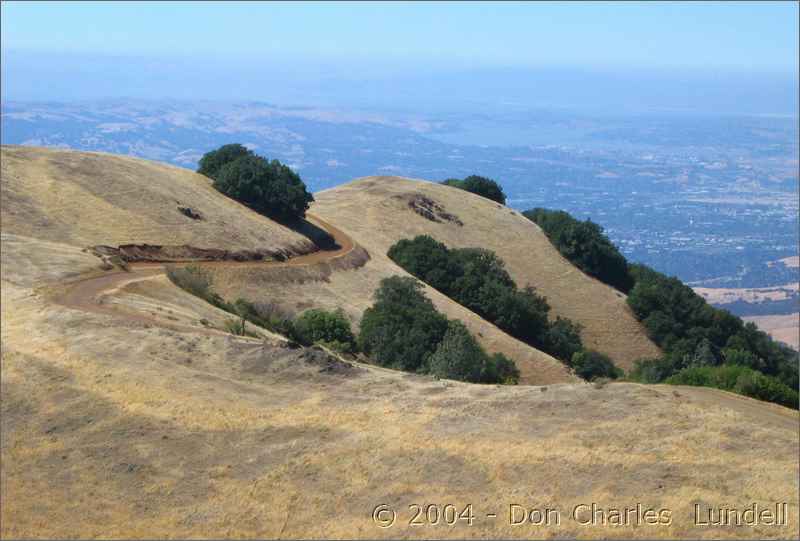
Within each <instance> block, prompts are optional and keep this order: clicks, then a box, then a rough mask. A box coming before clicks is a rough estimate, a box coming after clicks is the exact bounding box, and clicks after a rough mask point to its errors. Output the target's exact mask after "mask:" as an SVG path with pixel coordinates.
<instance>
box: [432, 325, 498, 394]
mask: <svg viewBox="0 0 800 541" xmlns="http://www.w3.org/2000/svg"><path fill="white" fill-rule="evenodd" d="M486 362H487V357H486V353H484V351H483V349H481V347H480V346H479V345H478V343H477V342H476V341H475V339H474V338H473V337H472V335H471V334H470V333H469V331H468V330H467V328H466V327H465V326H464V324H463V323H461V322H460V321H449V322H448V324H447V331H446V332H445V333H444V336H443V337H442V341H441V342H439V345H438V346H437V347H436V351H434V352H433V354H432V355H431V356H430V359H429V360H428V370H427V371H428V372H429V373H431V374H433V375H435V376H438V377H440V378H448V379H456V380H460V381H471V382H478V381H481V376H482V375H484V371H485V368H486Z"/></svg>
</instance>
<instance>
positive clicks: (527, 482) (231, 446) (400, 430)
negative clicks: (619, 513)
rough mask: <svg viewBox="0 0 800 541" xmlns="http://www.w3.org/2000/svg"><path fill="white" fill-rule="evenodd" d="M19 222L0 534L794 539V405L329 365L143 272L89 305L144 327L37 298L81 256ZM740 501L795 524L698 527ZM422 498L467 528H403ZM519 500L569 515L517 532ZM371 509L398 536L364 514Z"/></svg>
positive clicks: (12, 246) (701, 392) (9, 324)
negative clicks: (586, 507) (579, 513)
mask: <svg viewBox="0 0 800 541" xmlns="http://www.w3.org/2000/svg"><path fill="white" fill-rule="evenodd" d="M4 182H5V179H4ZM43 209H44V210H46V209H47V208H46V207H43ZM2 210H3V220H4V224H5V223H6V222H5V218H6V212H7V207H6V206H5V199H4V206H3V209H2ZM448 211H449V212H453V209H448ZM456 212H458V211H456ZM206 216H209V214H206ZM409 221H410V220H409ZM31 227H32V229H31V230H29V233H31V235H29V236H28V237H27V238H26V237H24V236H21V234H20V233H19V232H16V233H14V234H12V233H8V234H6V232H4V234H3V237H2V247H1V248H2V250H1V253H2V258H3V259H2V287H1V288H0V293H2V302H0V309H2V313H0V316H1V318H2V319H1V321H2V328H1V331H2V334H1V336H0V339H2V344H3V348H2V364H1V365H0V367H1V368H0V369H1V370H2V381H1V383H2V388H0V393H1V395H2V402H0V418H2V423H1V424H0V465H2V468H0V536H1V537H3V538H89V537H102V538H165V537H171V538H172V537H178V538H223V537H248V538H256V537H258V538H277V537H285V538H322V537H326V538H400V537H409V538H464V537H478V538H544V537H562V538H563V537H580V538H600V537H603V538H609V537H614V538H621V537H624V538H658V537H669V538H676V537H688V538H721V537H737V538H796V537H797V525H798V520H799V519H800V517H798V488H800V487H798V477H797V471H798V468H799V467H800V464H798V453H799V452H800V444H799V442H798V414H797V412H795V411H792V410H788V409H785V408H781V407H779V406H774V405H771V404H765V403H760V402H756V401H753V400H750V399H747V398H743V397H738V396H734V395H730V394H728V393H724V392H720V391H715V390H710V389H697V388H682V387H678V388H676V387H667V386H643V385H636V384H621V383H609V384H607V385H605V386H603V387H602V388H597V387H595V386H593V385H589V384H584V383H577V384H555V385H548V387H547V391H546V392H544V391H543V389H544V388H542V387H528V386H517V387H508V386H488V385H470V384H463V383H458V382H450V381H436V380H433V379H430V378H426V377H421V376H414V375H410V374H402V373H398V372H393V371H390V370H385V369H379V368H375V367H369V366H363V365H360V366H357V367H354V368H352V369H344V368H341V367H340V368H338V369H329V368H331V367H329V366H325V365H320V364H319V363H315V362H313V359H312V358H310V357H309V356H308V355H307V352H306V351H305V350H302V349H290V348H287V347H284V346H282V345H281V341H280V340H278V339H277V338H274V337H270V336H268V335H265V337H264V339H253V338H247V337H234V336H230V335H224V334H221V333H217V332H211V331H209V329H207V328H205V326H204V325H202V324H201V323H200V320H201V319H202V320H205V321H207V322H208V323H209V324H211V325H217V324H220V323H221V322H223V321H224V318H225V317H228V316H227V314H225V313H224V312H221V311H218V310H216V309H214V308H212V307H210V306H209V305H208V304H206V303H205V302H203V301H201V300H200V299H198V298H196V297H193V296H191V295H189V294H188V293H186V292H184V291H182V290H179V289H177V288H175V287H174V286H172V285H171V284H170V283H169V282H168V281H167V280H166V279H165V278H163V277H161V276H158V275H155V274H154V275H153V276H149V275H147V273H138V274H136V275H135V276H131V278H130V280H129V281H126V282H123V283H121V284H119V285H118V287H116V288H114V289H112V290H108V291H105V292H104V294H103V295H104V296H103V299H102V300H103V302H104V303H105V304H107V305H114V306H115V308H116V309H117V310H125V311H128V312H130V313H131V314H135V313H144V314H148V313H151V312H157V313H159V312H160V313H163V314H166V315H165V316H164V317H161V316H159V317H160V319H159V320H158V321H157V322H156V324H154V323H153V321H152V320H150V319H148V320H145V322H142V321H138V320H136V319H134V318H129V317H121V316H120V315H119V313H109V314H104V313H97V312H86V311H83V310H80V309H70V308H65V307H62V306H60V305H57V304H54V303H52V302H51V301H50V300H49V298H50V297H49V292H50V291H51V290H53V289H57V288H58V287H60V286H59V283H60V281H62V280H64V279H68V278H74V274H75V273H76V272H77V271H88V270H90V269H92V267H93V265H94V263H93V262H94V261H96V258H94V257H93V256H90V255H88V254H86V253H83V252H81V250H80V248H79V247H76V246H70V245H69V244H63V243H59V242H53V241H45V240H41V237H43V236H45V234H46V232H47V231H49V229H48V228H49V227H50V226H48V225H46V224H44V225H42V226H41V227H42V228H44V229H43V230H42V231H39V230H36V229H35V228H34V227H33V226H31ZM464 227H465V228H468V227H470V224H469V222H468V221H467V220H465V225H464ZM77 231H84V229H83V226H81V225H80V224H78V225H76V226H75V228H74V231H73V232H72V233H68V234H67V235H66V236H67V238H69V239H70V240H72V239H73V238H74V236H75V235H77V233H76V232H77ZM256 233H257V232H256ZM82 234H83V233H82ZM385 234H386V233H384V235H385ZM33 237H36V238H33ZM373 261H374V259H371V260H370V261H369V262H367V264H366V265H365V266H363V267H360V268H355V269H349V270H341V269H339V270H337V271H336V272H332V273H331V274H330V276H329V277H328V279H329V280H330V283H331V284H333V286H332V289H331V290H328V291H335V293H328V294H330V295H331V296H333V295H339V294H342V292H348V290H347V289H346V288H345V287H344V286H343V284H345V285H347V287H350V288H351V290H350V291H349V293H351V294H352V295H353V298H354V299H355V300H356V302H359V303H362V302H365V301H364V300H363V299H365V298H366V295H364V293H363V291H361V292H359V291H360V290H359V289H358V286H357V284H356V282H355V281H354V280H350V279H346V278H342V276H344V275H347V274H348V273H353V274H359V273H360V276H371V275H376V276H375V277H377V276H379V275H380V274H381V273H382V272H385V268H384V267H381V266H375V265H374V264H373ZM381 264H382V265H383V264H385V263H381ZM234 268H235V269H236V270H241V271H247V270H248V269H249V268H248V267H234ZM325 283H326V282H324V281H314V282H313V284H325ZM306 285H308V284H306ZM278 287H283V285H281V286H276V289H277V288H278ZM437 302H440V303H442V302H443V301H442V300H441V299H437ZM359 308H360V306H359ZM171 318H174V319H171ZM592 502H596V503H597V504H598V505H601V506H604V507H606V508H612V507H616V508H624V507H631V506H635V505H636V504H637V503H641V504H643V505H645V506H652V507H656V508H661V507H663V508H667V509H670V510H671V511H672V520H671V524H670V525H667V526H660V527H647V526H640V527H637V528H634V527H630V526H623V527H614V526H603V525H597V526H581V525H578V524H576V523H575V522H574V521H572V520H570V518H569V512H570V510H571V509H572V508H573V507H574V506H575V505H577V504H584V503H592ZM753 502H758V503H759V504H762V505H770V504H774V503H775V502H787V503H788V509H789V517H788V518H789V524H788V526H783V527H769V526H759V527H754V528H753V527H739V528H736V527H733V528H713V527H698V526H695V525H694V524H693V521H692V517H691V511H692V506H693V505H694V504H695V503H700V504H703V505H728V506H738V507H740V508H741V507H745V506H749V505H750V504H751V503H753ZM415 503H417V504H428V503H439V504H447V503H452V504H455V505H457V506H459V507H463V506H465V505H467V504H472V505H473V508H474V511H475V513H476V515H477V519H476V520H475V522H474V523H473V525H472V526H469V525H467V524H465V523H463V522H462V523H459V524H458V525H457V526H455V527H452V528H451V527H446V526H423V527H412V526H409V525H408V520H409V519H410V517H411V515H410V514H409V509H408V506H409V505H410V504H415ZM512 503H518V504H523V505H528V506H550V507H555V508H557V509H559V510H561V512H562V519H563V520H562V523H561V524H560V525H559V526H551V527H536V526H531V525H526V526H517V527H513V526H510V525H509V524H508V520H507V517H508V506H509V505H510V504H512ZM380 504H388V505H390V506H392V507H393V508H394V509H396V510H397V512H398V522H397V523H396V524H395V525H394V526H393V527H391V528H386V529H382V528H379V527H378V526H376V524H375V523H374V522H373V520H372V511H373V509H374V508H375V506H377V505H380ZM487 513H497V518H495V519H490V518H488V517H487V516H486V514H487Z"/></svg>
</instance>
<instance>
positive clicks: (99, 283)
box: [54, 214, 355, 332]
mask: <svg viewBox="0 0 800 541" xmlns="http://www.w3.org/2000/svg"><path fill="white" fill-rule="evenodd" d="M307 218H308V221H310V222H312V223H314V224H315V225H317V226H319V227H320V228H322V229H324V230H325V231H327V232H328V234H330V235H331V236H332V237H333V239H334V241H335V242H336V245H337V246H338V248H337V249H335V250H319V251H317V252H313V253H310V254H306V255H301V256H297V257H293V258H291V259H288V260H286V261H178V262H176V261H169V262H165V263H150V262H148V263H130V264H129V270H128V271H123V270H118V271H114V272H108V273H104V274H100V275H96V274H93V275H91V276H85V277H82V278H78V279H77V280H73V281H70V282H69V283H66V284H62V285H63V289H61V290H60V291H59V292H58V293H57V294H56V295H55V298H54V300H55V302H57V303H58V304H61V305H62V306H66V307H68V308H74V309H77V310H83V311H87V312H95V313H100V314H106V315H114V316H118V317H124V318H125V319H127V320H129V321H137V322H141V323H149V324H154V325H159V326H162V327H163V326H167V327H170V328H175V329H176V330H186V329H190V330H192V331H198V329H196V328H194V327H187V326H183V325H170V324H166V323H165V322H163V321H161V320H159V319H157V318H154V317H150V316H148V315H146V314H143V313H134V312H128V311H124V310H120V309H118V308H114V307H113V306H111V305H107V304H103V303H101V302H100V298H101V297H102V296H103V295H106V294H108V293H109V292H111V291H113V290H117V289H120V288H122V287H124V286H126V285H128V284H130V283H133V282H139V281H142V280H151V279H153V278H156V277H159V276H162V275H164V274H165V273H166V266H167V265H185V264H193V265H198V266H228V267H233V266H235V267H241V266H250V267H300V266H308V265H316V264H318V263H322V262H326V261H331V260H333V259H337V258H339V257H342V256H344V255H347V254H348V253H350V252H351V251H352V250H353V248H354V247H355V243H354V242H353V239H351V238H350V237H349V236H348V235H347V234H345V233H344V232H343V231H341V230H340V229H338V228H336V227H334V226H332V225H331V224H329V223H328V222H326V221H324V220H321V219H319V218H317V217H316V216H312V215H310V214H309V215H307ZM205 330H208V331H213V330H211V329H205ZM214 332H220V331H214Z"/></svg>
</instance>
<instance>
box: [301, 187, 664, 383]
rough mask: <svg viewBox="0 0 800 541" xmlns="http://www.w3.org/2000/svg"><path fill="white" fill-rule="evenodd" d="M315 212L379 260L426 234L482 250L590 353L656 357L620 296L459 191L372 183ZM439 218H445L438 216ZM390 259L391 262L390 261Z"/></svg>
mask: <svg viewBox="0 0 800 541" xmlns="http://www.w3.org/2000/svg"><path fill="white" fill-rule="evenodd" d="M418 195H422V196H424V197H426V198H427V199H429V200H430V201H433V202H434V203H437V204H438V205H440V206H441V207H442V208H443V211H441V212H445V213H449V214H453V215H455V216H456V217H457V218H458V220H460V221H461V222H463V225H458V224H457V223H456V222H453V221H448V220H446V219H441V221H439V222H433V221H431V220H429V219H426V218H425V217H423V216H421V215H419V214H417V213H415V212H414V211H413V209H412V208H410V206H409V203H411V204H414V198H415V197H416V196H418ZM316 198H317V202H316V203H315V204H314V206H313V212H314V213H315V214H317V215H319V216H321V217H322V218H324V219H327V220H332V221H334V222H335V223H336V224H337V225H338V226H339V227H340V228H341V229H343V230H344V231H346V232H347V233H348V234H350V235H351V236H352V237H353V238H354V239H355V240H356V241H357V242H358V243H359V244H361V245H362V246H364V247H365V248H366V249H367V250H369V252H370V254H371V255H372V256H373V259H374V260H379V259H382V258H385V254H386V252H387V251H388V249H389V247H390V246H391V245H392V244H394V243H395V242H397V241H398V240H400V239H402V238H412V237H414V236H416V235H421V234H429V235H431V236H432V237H434V238H435V239H437V240H439V241H441V242H444V243H445V244H446V245H448V246H450V247H459V248H461V247H471V246H475V247H483V248H488V249H490V250H493V251H494V252H495V253H496V254H497V255H498V256H499V257H500V258H501V259H502V260H503V261H505V263H506V267H507V268H508V271H509V273H510V274H511V276H512V278H514V280H515V281H516V282H517V285H518V286H519V287H524V286H526V285H531V286H534V287H535V288H536V289H537V291H538V292H539V293H540V294H542V295H544V296H545V297H547V300H548V302H549V303H550V305H551V306H552V315H553V316H564V317H568V318H570V319H572V320H574V321H577V322H579V323H580V324H582V325H583V326H584V331H583V333H582V337H583V339H584V342H585V343H586V345H587V346H588V347H591V348H594V349H597V350H599V351H602V352H603V353H606V354H608V355H610V356H611V357H612V358H613V359H614V360H615V362H617V364H618V365H619V366H621V367H622V368H624V369H626V370H627V369H629V368H631V367H632V366H633V362H634V361H635V360H637V359H639V358H642V357H652V356H657V355H659V353H660V352H659V350H658V348H657V347H656V346H655V345H654V344H653V343H652V342H651V341H650V340H649V339H648V338H647V336H646V335H645V332H644V329H643V328H642V326H641V325H640V324H639V323H638V322H637V321H636V319H635V318H634V316H633V314H632V313H631V312H630V310H629V309H628V306H627V304H626V303H625V296H624V295H623V294H622V293H619V292H618V291H616V290H614V289H613V288H610V287H608V286H606V285H605V284H603V283H601V282H599V281H597V280H595V279H594V278H591V277H589V276H587V275H585V274H584V273H582V272H581V271H580V270H578V269H577V268H576V267H574V266H573V265H572V264H570V263H569V262H568V261H567V260H565V259H564V258H563V257H561V255H560V254H559V253H558V251H557V250H556V249H555V248H554V247H553V246H552V245H551V244H550V242H549V241H548V240H547V237H546V236H545V235H544V233H543V232H542V231H541V229H539V227H538V226H537V225H536V224H534V223H532V222H531V221H530V220H528V219H527V218H525V217H523V216H522V215H521V214H519V213H518V212H516V211H514V210H512V209H510V208H507V207H503V206H501V205H499V204H497V203H495V202H493V201H489V200H487V199H484V198H482V197H479V196H477V195H474V194H470V193H464V192H463V191H462V190H457V189H455V188H450V187H447V186H442V185H439V184H433V183H429V182H421V181H414V180H410V179H402V178H398V177H368V178H364V179H359V180H356V181H354V182H351V183H349V184H346V185H344V186H339V187H336V188H333V189H330V190H326V191H324V192H320V193H318V194H316ZM441 212H440V213H441ZM387 259H388V258H387Z"/></svg>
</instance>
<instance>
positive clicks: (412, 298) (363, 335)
mask: <svg viewBox="0 0 800 541" xmlns="http://www.w3.org/2000/svg"><path fill="white" fill-rule="evenodd" d="M358 345H359V347H360V349H361V350H362V351H363V352H364V353H366V354H367V355H369V356H370V357H371V358H372V359H373V360H374V361H375V362H377V363H378V364H380V365H381V366H386V367H389V368H394V369H396V370H404V371H407V372H416V373H422V374H433V375H436V376H438V377H442V378H449V379H457V380H462V381H470V382H475V383H516V382H517V380H518V379H519V371H518V370H517V367H516V365H515V364H514V362H513V361H512V360H510V359H508V358H507V357H505V356H504V355H502V354H500V353H495V354H493V355H488V354H487V353H486V352H485V351H484V350H483V348H481V346H480V345H479V344H478V342H477V341H476V340H475V338H474V337H473V336H472V335H471V334H470V333H469V331H468V330H467V328H466V327H465V326H464V324H463V323H461V322H460V321H456V320H448V319H447V318H446V317H445V316H444V315H442V314H441V313H439V312H438V311H437V310H436V308H435V307H434V306H433V303H432V302H431V300H430V299H428V298H427V297H426V296H425V295H424V294H423V292H422V286H421V284H420V283H419V282H417V281H416V280H414V279H413V278H408V277H399V276H393V277H390V278H385V279H384V280H382V281H381V285H380V287H379V288H378V289H377V291H376V292H375V303H374V304H373V306H371V307H370V308H368V309H367V310H366V311H365V312H364V316H363V318H362V320H361V327H360V332H359V336H358Z"/></svg>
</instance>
